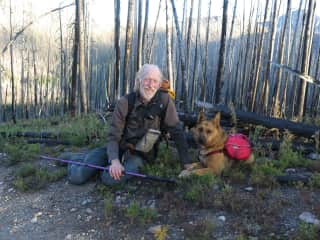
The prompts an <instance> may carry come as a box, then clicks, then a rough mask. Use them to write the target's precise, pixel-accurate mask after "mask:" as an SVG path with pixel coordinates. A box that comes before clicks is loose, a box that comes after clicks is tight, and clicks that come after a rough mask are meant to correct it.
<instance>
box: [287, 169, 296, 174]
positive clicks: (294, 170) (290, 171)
mask: <svg viewBox="0 0 320 240" xmlns="http://www.w3.org/2000/svg"><path fill="white" fill-rule="evenodd" d="M296 172H297V170H296V169H294V168H287V169H286V173H288V174H293V173H296Z"/></svg>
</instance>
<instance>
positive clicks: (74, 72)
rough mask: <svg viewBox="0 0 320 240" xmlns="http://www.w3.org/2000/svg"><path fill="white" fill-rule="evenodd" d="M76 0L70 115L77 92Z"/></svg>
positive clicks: (77, 40)
mask: <svg viewBox="0 0 320 240" xmlns="http://www.w3.org/2000/svg"><path fill="white" fill-rule="evenodd" d="M77 1H79V0H76V9H75V24H74V41H73V50H72V51H73V54H72V67H71V96H70V103H69V105H70V106H69V111H70V113H71V116H72V117H75V116H76V107H77V103H76V94H77V73H78V72H77V71H78V67H77V65H78V53H79V51H78V50H79V16H78V13H77V12H78V10H77V8H78V4H77Z"/></svg>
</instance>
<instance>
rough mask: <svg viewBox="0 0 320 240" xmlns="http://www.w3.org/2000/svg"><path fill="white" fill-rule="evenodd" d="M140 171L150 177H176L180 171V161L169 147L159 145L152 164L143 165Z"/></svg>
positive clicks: (162, 144)
mask: <svg viewBox="0 0 320 240" xmlns="http://www.w3.org/2000/svg"><path fill="white" fill-rule="evenodd" d="M142 171H143V172H144V173H146V174H147V175H150V176H158V177H168V178H170V177H176V176H177V175H178V174H179V173H180V171H181V165H180V161H179V159H178V156H177V154H176V153H175V152H174V150H173V149H172V148H171V147H167V146H166V144H164V143H161V144H160V145H159V151H158V156H157V159H156V160H155V162H154V163H148V164H145V165H144V166H143V167H142Z"/></svg>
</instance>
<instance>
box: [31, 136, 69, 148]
mask: <svg viewBox="0 0 320 240" xmlns="http://www.w3.org/2000/svg"><path fill="white" fill-rule="evenodd" d="M27 142H28V143H29V144H35V143H41V144H47V145H49V146H55V145H71V142H70V141H64V140H54V139H42V138H40V139H28V141H27Z"/></svg>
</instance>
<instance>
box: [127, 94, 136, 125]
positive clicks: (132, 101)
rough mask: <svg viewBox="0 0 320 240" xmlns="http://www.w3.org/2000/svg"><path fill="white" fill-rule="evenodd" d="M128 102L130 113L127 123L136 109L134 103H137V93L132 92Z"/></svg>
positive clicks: (128, 96)
mask: <svg viewBox="0 0 320 240" xmlns="http://www.w3.org/2000/svg"><path fill="white" fill-rule="evenodd" d="M127 100H128V112H127V116H126V122H127V120H128V118H129V116H130V114H131V112H132V110H133V108H134V103H135V101H136V93H135V92H131V93H129V94H128V95H127Z"/></svg>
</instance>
